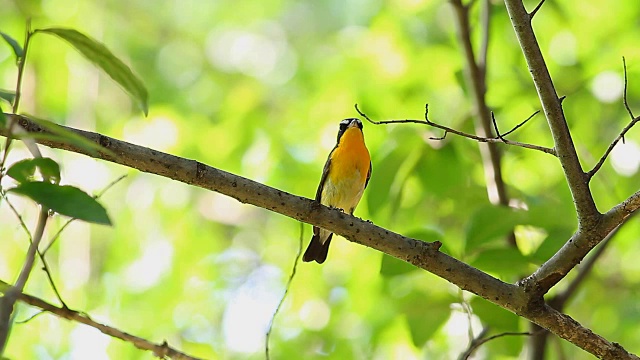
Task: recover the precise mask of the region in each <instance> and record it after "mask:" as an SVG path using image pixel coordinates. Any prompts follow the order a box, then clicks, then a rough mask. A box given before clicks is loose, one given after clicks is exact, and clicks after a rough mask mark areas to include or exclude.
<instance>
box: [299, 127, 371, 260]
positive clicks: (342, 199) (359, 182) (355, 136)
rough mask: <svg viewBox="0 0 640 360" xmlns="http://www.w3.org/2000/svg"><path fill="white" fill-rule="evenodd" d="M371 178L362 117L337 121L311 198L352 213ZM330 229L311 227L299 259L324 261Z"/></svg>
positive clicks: (330, 233)
mask: <svg viewBox="0 0 640 360" xmlns="http://www.w3.org/2000/svg"><path fill="white" fill-rule="evenodd" d="M370 178H371V156H370V155H369V150H368V149H367V146H366V145H365V143H364V133H363V132H362V121H360V119H357V118H349V119H344V120H342V121H340V129H339V130H338V140H337V143H336V146H335V147H334V148H333V150H331V153H329V157H328V158H327V162H326V163H325V164H324V168H323V170H322V177H321V178H320V185H318V190H317V191H316V198H315V201H317V202H319V203H320V204H322V205H325V206H329V207H332V208H337V209H340V210H341V211H343V212H345V213H348V214H349V215H353V211H354V210H355V208H356V206H357V205H358V203H359V202H360V199H361V198H362V194H363V192H364V189H365V188H366V187H367V185H368V184H369V179H370ZM332 237H333V233H332V232H330V231H328V230H325V229H321V228H319V227H317V226H314V227H313V237H312V238H311V242H310V243H309V246H308V247H307V250H306V251H305V253H304V256H303V257H302V261H304V262H311V261H315V262H317V263H318V264H322V263H324V261H325V260H326V259H327V254H328V252H329V244H331V238H332Z"/></svg>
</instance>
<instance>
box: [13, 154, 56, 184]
mask: <svg viewBox="0 0 640 360" xmlns="http://www.w3.org/2000/svg"><path fill="white" fill-rule="evenodd" d="M36 167H38V168H39V169H40V173H41V174H42V178H43V179H45V180H46V181H48V182H51V183H55V184H57V183H59V182H60V166H59V165H58V163H57V162H55V161H54V160H53V159H50V158H35V159H25V160H21V161H18V162H17V163H15V164H13V165H11V167H10V168H9V170H7V175H9V176H11V177H12V178H14V179H15V180H16V181H18V182H29V181H33V175H34V173H35V169H36Z"/></svg>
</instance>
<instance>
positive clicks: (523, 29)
mask: <svg viewBox="0 0 640 360" xmlns="http://www.w3.org/2000/svg"><path fill="white" fill-rule="evenodd" d="M504 2H505V5H506V7H507V11H508V13H509V18H510V19H511V23H512V25H513V28H514V30H515V33H516V35H517V37H518V42H519V43H520V47H521V48H522V53H523V54H524V57H525V60H526V61H527V65H528V67H529V72H530V73H531V76H532V78H533V83H534V85H535V87H536V91H537V92H538V97H539V98H540V103H541V104H542V110H543V111H544V114H545V116H546V118H547V122H548V124H549V128H550V129H551V134H552V136H553V141H554V143H555V150H556V152H557V154H558V159H559V160H560V164H561V165H562V169H563V171H564V175H565V177H566V179H567V183H568V185H569V189H570V190H571V196H572V197H573V202H574V204H575V208H576V212H577V214H578V227H579V229H582V230H586V229H590V228H593V227H594V226H596V224H597V223H598V221H599V220H600V217H601V214H600V213H599V212H598V210H597V208H596V205H595V202H594V200H593V196H592V194H591V191H590V189H589V179H588V177H587V175H586V174H585V173H584V171H583V170H582V166H581V165H580V160H579V159H578V154H577V152H576V149H575V146H574V144H573V140H572V138H571V133H570V132H569V127H568V125H567V122H566V120H565V117H564V111H563V110H562V104H561V101H560V99H559V98H558V94H557V93H556V90H555V87H554V85H553V81H552V80H551V75H550V74H549V70H548V69H547V65H546V64H545V61H544V57H543V56H542V52H541V51H540V46H539V45H538V41H537V39H536V36H535V34H534V32H533V28H532V26H531V21H530V20H531V15H530V14H528V13H527V11H526V9H525V8H524V5H523V4H522V1H521V0H505V1H504Z"/></svg>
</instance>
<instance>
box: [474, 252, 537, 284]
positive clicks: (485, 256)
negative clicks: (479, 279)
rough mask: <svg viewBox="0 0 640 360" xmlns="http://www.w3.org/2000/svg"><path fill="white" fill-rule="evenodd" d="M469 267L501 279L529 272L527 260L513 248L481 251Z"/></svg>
mask: <svg viewBox="0 0 640 360" xmlns="http://www.w3.org/2000/svg"><path fill="white" fill-rule="evenodd" d="M505 246H506V244H505ZM469 265H471V266H473V267H476V268H478V269H480V270H482V271H485V272H488V273H491V274H495V275H499V276H500V277H503V278H509V276H511V275H513V276H518V275H520V274H524V273H526V272H528V271H529V270H530V269H529V259H528V258H527V257H526V256H524V255H522V253H520V251H519V250H518V249H516V248H514V247H505V248H501V249H486V250H483V251H482V252H481V253H480V254H478V256H477V257H476V258H475V259H473V261H471V262H470V263H469Z"/></svg>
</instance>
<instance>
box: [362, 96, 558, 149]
mask: <svg viewBox="0 0 640 360" xmlns="http://www.w3.org/2000/svg"><path fill="white" fill-rule="evenodd" d="M355 108H356V111H357V112H358V114H360V115H361V116H362V117H364V118H365V119H366V120H367V121H369V122H370V123H372V124H375V125H383V124H401V123H414V124H422V125H428V126H432V127H435V128H438V129H441V130H444V131H445V136H446V133H453V134H456V135H458V136H462V137H466V138H469V139H473V140H475V141H478V142H484V143H501V144H507V145H513V146H518V147H523V148H527V149H532V150H538V151H542V152H544V153H547V154H549V155H553V156H557V155H556V151H555V150H554V149H552V148H547V147H544V146H538V145H533V144H527V143H521V142H517V141H511V140H507V139H504V140H501V139H499V138H497V137H494V138H485V137H481V136H477V135H473V134H468V133H465V132H462V131H459V130H456V129H452V128H450V127H447V126H444V125H440V124H437V123H434V122H432V121H431V120H429V118H428V116H427V113H428V111H429V104H426V105H425V120H416V119H404V120H382V121H373V120H371V119H370V118H369V117H368V116H367V115H366V114H365V113H363V112H362V111H360V109H359V108H358V104H356V105H355ZM445 136H443V137H442V138H431V139H432V140H442V139H444V138H445Z"/></svg>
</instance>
